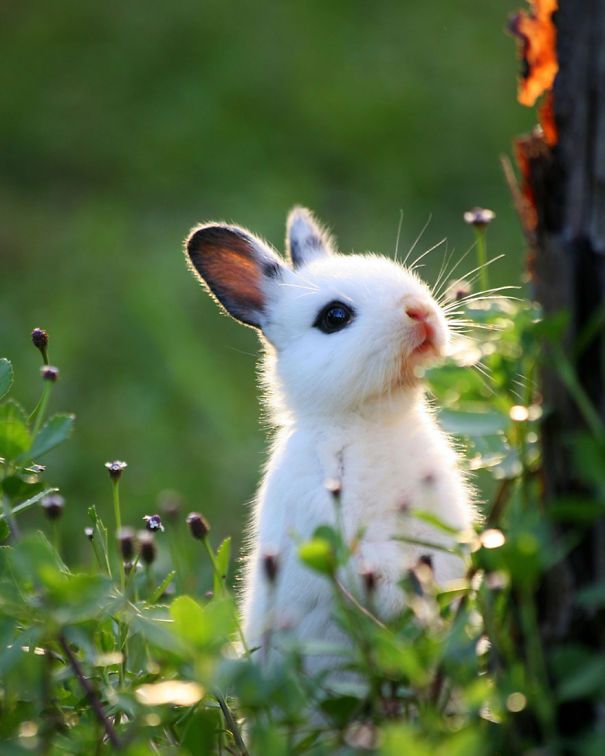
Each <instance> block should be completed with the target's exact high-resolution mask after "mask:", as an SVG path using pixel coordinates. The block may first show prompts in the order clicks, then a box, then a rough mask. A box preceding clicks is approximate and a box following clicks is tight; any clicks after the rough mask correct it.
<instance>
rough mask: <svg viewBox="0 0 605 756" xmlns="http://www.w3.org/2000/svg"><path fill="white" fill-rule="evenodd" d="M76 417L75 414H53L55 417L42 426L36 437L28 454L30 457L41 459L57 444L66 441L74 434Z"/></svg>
mask: <svg viewBox="0 0 605 756" xmlns="http://www.w3.org/2000/svg"><path fill="white" fill-rule="evenodd" d="M74 419H75V415H69V414H59V415H53V417H51V418H50V420H48V421H47V422H46V423H44V425H43V426H42V428H40V430H39V432H38V435H37V436H36V438H35V439H34V443H33V444H32V447H31V449H30V450H29V452H28V454H27V456H28V458H29V459H39V458H40V457H42V456H43V455H44V454H46V453H47V452H49V451H50V450H51V449H54V448H55V446H58V445H59V444H62V443H63V442H64V441H66V440H67V439H68V438H69V437H70V436H71V434H72V431H73V427H74Z"/></svg>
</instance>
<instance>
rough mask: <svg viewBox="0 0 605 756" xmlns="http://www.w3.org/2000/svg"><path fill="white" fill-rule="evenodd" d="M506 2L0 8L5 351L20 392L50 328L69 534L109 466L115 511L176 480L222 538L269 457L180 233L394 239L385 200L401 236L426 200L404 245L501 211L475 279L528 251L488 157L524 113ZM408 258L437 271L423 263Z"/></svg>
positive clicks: (1, 347)
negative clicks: (114, 472) (220, 230)
mask: <svg viewBox="0 0 605 756" xmlns="http://www.w3.org/2000/svg"><path fill="white" fill-rule="evenodd" d="M513 9H514V4H512V5H507V4H506V3H502V2H499V0H484V2H476V1H475V2H469V0H466V1H465V0H460V1H459V2H457V3H452V2H449V1H448V0H433V2H420V0H410V1H409V2H396V1H395V0H392V1H391V2H376V3H368V2H361V1H360V0H330V1H326V0H323V1H322V2H319V1H318V0H309V1H307V2H305V3H273V2H266V1H265V2H263V0H257V2H230V1H229V0H220V2H218V1H215V0H209V1H206V2H199V1H197V2H195V1H194V0H181V1H180V2H178V3H167V2H158V1H157V0H148V1H147V2H145V3H142V2H133V1H132V0H120V1H119V2H118V1H117V0H113V1H110V2H103V3H98V2H97V3H87V2H82V0H53V2H52V3H49V2H47V1H46V0H45V1H44V2H42V1H41V0H38V1H37V2H29V3H22V2H10V0H9V2H5V3H3V4H2V9H1V10H0V49H1V50H2V66H1V67H0V91H1V92H2V96H1V98H0V144H1V145H2V147H1V151H0V276H1V278H0V280H1V292H0V293H1V296H0V352H1V353H2V354H3V355H6V356H7V357H9V358H10V359H12V360H13V362H14V364H15V369H16V374H17V391H16V395H17V396H18V397H19V398H20V399H21V400H22V401H23V402H24V403H25V404H26V405H27V406H28V407H32V406H33V404H34V402H35V401H36V399H37V397H38V394H39V390H40V377H39V373H38V363H39V355H37V354H36V352H35V350H34V349H33V347H31V346H30V341H29V334H30V331H31V329H32V327H34V326H41V327H44V328H47V329H48V330H49V332H50V335H51V345H50V356H51V362H52V363H54V364H56V365H58V366H59V367H60V369H61V380H60V383H59V384H58V385H57V388H56V391H55V393H54V396H53V409H63V410H73V411H74V412H76V414H77V431H76V434H75V437H74V441H72V442H70V443H69V444H68V446H66V447H65V448H64V449H63V450H61V451H60V452H58V453H56V454H55V456H52V455H51V456H49V458H48V463H49V471H48V473H47V479H48V480H49V481H50V482H52V483H57V484H58V485H60V486H61V487H62V488H63V489H64V493H65V495H66V498H67V503H68V507H69V515H68V522H67V523H66V526H67V527H68V529H71V531H72V532H73V533H74V534H75V533H76V531H78V532H81V530H80V529H81V528H82V527H84V525H86V524H87V522H86V507H87V506H88V505H89V504H91V503H96V504H97V505H98V506H99V507H100V508H101V509H102V510H103V511H106V512H109V511H110V507H111V502H110V489H109V483H108V480H107V475H106V472H105V470H104V469H103V463H104V462H105V461H106V460H108V459H114V458H120V459H125V460H127V462H128V463H129V468H128V471H127V474H126V476H125V478H124V485H123V497H124V504H123V506H124V511H125V520H126V521H128V522H131V523H133V524H135V525H136V524H138V523H139V522H140V519H139V518H140V517H141V515H142V514H143V513H145V512H151V511H154V510H155V509H156V506H157V504H156V501H157V498H156V497H157V495H158V492H160V491H162V490H164V489H176V490H177V491H179V492H180V493H181V494H182V495H183V497H184V499H185V502H186V503H185V509H186V510H187V509H188V508H190V509H199V510H201V511H203V512H204V513H205V514H206V515H207V516H208V518H209V519H210V520H211V521H212V523H213V525H214V528H215V531H218V532H219V533H221V534H224V533H233V534H234V536H235V537H236V538H238V537H239V534H240V533H241V531H242V524H243V522H244V516H245V507H244V505H245V502H246V501H248V500H249V499H250V497H251V496H252V494H253V492H254V488H255V484H256V481H257V478H258V471H259V467H260V465H261V464H262V461H263V459H264V451H263V450H264V438H263V436H264V431H263V428H262V426H261V423H260V422H259V413H258V405H257V398H256V388H255V353H256V351H257V339H256V335H255V334H254V333H253V332H252V331H251V330H249V329H245V328H241V327H239V326H238V325H236V324H235V323H234V322H233V321H231V320H229V319H227V318H225V317H222V316H220V315H219V313H218V311H217V309H216V307H215V305H214V303H213V302H211V301H210V299H209V297H208V296H206V295H205V294H204V293H203V291H202V290H201V289H200V287H199V286H198V285H197V284H196V283H195V281H194V280H193V279H192V277H191V275H190V274H189V273H188V272H187V270H186V268H185V264H184V260H183V255H182V251H181V240H182V239H183V237H184V236H185V234H186V232H187V230H188V229H189V227H190V226H192V225H193V224H194V223H196V222H198V221H201V220H207V219H213V218H222V219H226V220H232V221H235V222H238V223H240V224H242V225H246V226H249V227H251V228H252V229H253V230H255V231H256V232H257V233H260V234H261V235H263V236H265V237H266V238H268V239H269V240H270V241H271V242H273V243H274V244H275V245H276V246H278V247H280V248H281V246H282V239H283V233H284V231H283V224H284V219H285V216H286V213H287V211H288V209H289V207H290V206H291V205H293V204H294V203H302V204H306V205H308V206H310V207H311V208H313V209H314V210H315V211H316V212H317V214H318V215H319V216H320V217H321V218H322V219H323V220H324V221H325V222H326V223H327V224H328V225H329V226H331V227H332V229H333V230H334V232H335V233H336V236H337V238H338V240H339V242H340V246H341V248H342V249H343V250H345V251H349V250H356V251H364V250H368V249H372V250H375V251H378V252H384V253H387V254H392V252H393V249H394V244H395V238H396V233H397V225H398V222H399V214H400V210H402V211H403V229H402V235H401V243H400V249H401V250H402V251H405V250H406V249H407V248H409V246H410V244H411V243H412V242H413V240H414V239H415V237H416V236H417V234H418V232H419V230H420V229H421V228H422V226H423V225H424V223H425V221H426V220H427V217H428V216H429V214H431V215H432V221H431V223H430V226H429V228H428V230H427V231H426V233H425V235H424V237H423V239H422V241H421V243H420V245H419V247H418V249H419V251H421V250H422V249H424V248H428V246H430V245H432V244H433V243H435V242H436V241H438V240H439V239H441V238H442V237H443V236H447V237H448V239H449V244H450V247H451V246H454V247H455V248H456V249H457V250H459V251H460V253H462V251H464V250H465V249H466V248H467V247H468V245H469V244H470V243H471V242H472V234H471V233H470V230H469V228H468V227H466V226H465V225H464V224H463V223H462V220H461V217H462V213H463V211H464V210H466V209H468V208H469V207H470V206H473V205H483V206H486V207H490V208H493V209H494V210H495V211H496V214H497V219H496V221H495V223H494V224H493V225H492V226H491V227H490V232H489V247H490V253H491V254H495V253H499V252H506V253H507V258H506V260H505V261H504V262H503V263H499V264H497V265H496V266H495V269H493V270H492V272H491V279H492V282H494V283H496V284H498V283H511V282H512V283H516V282H517V281H518V279H519V276H520V274H521V271H522V253H523V242H522V238H521V234H520V231H519V228H518V223H517V221H516V218H515V216H514V212H513V210H512V207H511V202H510V198H509V194H508V190H507V188H506V186H505V183H504V180H503V177H502V173H501V169H500V165H499V154H500V153H502V152H508V151H510V143H511V139H512V137H513V136H514V135H515V134H516V133H518V132H521V131H523V130H526V129H527V128H528V127H529V126H530V125H531V123H532V122H533V114H532V113H531V112H529V111H526V110H523V109H522V108H521V107H520V106H518V105H517V104H516V100H515V76H516V70H517V60H516V56H515V49H514V43H513V41H512V40H511V39H510V38H509V37H507V36H506V35H505V33H504V31H503V30H504V26H505V23H506V19H507V15H508V13H510V11H511V10H513ZM427 263H428V265H427V267H426V268H425V269H424V270H425V273H426V277H427V278H428V280H431V278H432V277H434V275H435V271H436V270H437V269H438V267H439V265H440V264H441V256H440V253H433V254H432V255H430V256H429V257H428V259H427ZM465 267H467V266H465ZM468 267H471V262H469V264H468ZM461 272H463V269H461ZM78 538H79V537H78ZM78 542H79V541H78V540H76V539H72V540H71V541H70V544H71V545H72V547H73V548H75V544H76V543H78ZM82 546H84V543H83V541H82Z"/></svg>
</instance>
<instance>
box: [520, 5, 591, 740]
mask: <svg viewBox="0 0 605 756" xmlns="http://www.w3.org/2000/svg"><path fill="white" fill-rule="evenodd" d="M555 24H556V27H557V57H558V63H559V71H558V74H557V76H556V79H555V83H554V87H553V108H554V118H555V123H556V126H557V130H558V141H557V143H556V144H555V145H554V146H552V147H549V146H547V145H546V143H545V141H544V140H543V138H542V137H540V136H539V135H533V136H532V137H530V138H529V139H528V140H526V141H525V143H524V156H525V158H526V160H527V170H526V179H527V181H528V184H529V188H530V190H531V192H532V194H533V200H534V204H535V210H536V213H537V226H536V229H535V248H534V250H533V258H534V260H533V267H534V272H533V283H534V289H535V295H536V298H537V299H538V301H539V302H540V303H541V304H542V306H543V308H544V314H545V316H546V317H548V316H549V315H553V314H555V313H557V312H560V311H562V310H566V311H567V312H568V313H569V316H570V320H569V325H568V327H567V331H566V333H565V336H564V339H563V343H562V347H563V350H564V354H565V355H566V356H567V358H568V359H569V360H570V362H572V363H573V364H574V367H575V370H576V375H577V378H578V381H579V383H580V385H581V386H582V388H583V390H584V392H585V393H586V395H587V396H588V398H589V399H590V401H591V403H592V405H593V406H594V407H595V409H596V410H597V412H598V414H599V415H600V417H601V418H605V392H604V383H605V373H604V339H603V329H602V328H600V329H599V331H598V332H597V334H596V335H595V337H594V338H593V339H592V340H591V342H590V343H589V344H588V345H587V346H586V348H585V349H584V351H583V352H582V354H581V355H580V356H578V357H577V358H575V357H574V349H575V348H576V345H577V344H578V337H579V335H580V334H581V333H583V331H584V329H585V327H586V325H587V324H588V323H589V322H590V321H591V318H593V317H594V316H595V314H596V313H597V312H599V311H602V310H601V309H600V308H603V307H604V306H605V0H559V10H558V12H557V13H556V15H555ZM548 348H549V347H548V345H546V346H545V350H546V351H548ZM541 379H542V391H543V397H544V405H545V407H546V408H547V414H546V417H545V420H544V422H543V428H542V438H543V462H544V500H545V506H546V507H548V506H549V504H550V503H552V502H553V501H554V500H555V499H556V498H557V497H559V496H561V495H570V494H571V495H574V494H578V493H580V494H584V495H585V494H586V492H587V491H586V484H585V483H583V482H581V481H579V480H578V478H577V475H576V472H575V470H574V465H573V464H572V459H571V443H570V442H571V441H573V437H574V434H577V433H582V432H587V426H586V423H585V421H584V419H583V417H582V415H581V413H580V412H579V411H578V408H577V405H576V403H575V402H574V400H573V399H572V397H571V396H570V394H569V392H568V390H567V388H566V387H565V385H564V383H563V381H562V379H561V375H560V372H559V371H558V370H557V369H556V368H555V367H554V366H553V363H552V360H549V359H548V354H547V358H546V360H545V365H544V368H543V372H542V376H541ZM604 464H605V461H604ZM565 534H566V533H565V528H564V527H561V528H560V531H559V535H561V536H563V537H564V536H565ZM597 580H605V521H603V520H601V521H599V522H596V523H595V524H594V525H593V526H592V527H591V529H590V530H589V531H587V532H584V533H583V534H582V538H581V542H580V543H579V544H578V545H577V546H576V547H575V548H574V549H573V550H572V551H571V552H570V553H569V554H568V555H567V557H566V558H565V560H564V561H563V562H562V563H560V564H559V565H558V566H557V567H555V568H554V569H553V570H552V571H551V572H550V573H549V574H548V575H547V576H546V579H545V581H544V585H543V586H542V589H541V591H540V594H539V596H538V601H539V609H540V614H541V620H542V636H543V642H544V643H545V644H547V645H550V644H553V643H556V644H561V643H580V644H589V645H591V646H592V647H594V646H595V645H599V646H600V647H603V645H604V640H603V634H604V631H603V617H602V616H597V614H596V613H592V614H591V613H589V612H587V611H585V610H583V609H581V608H580V607H579V606H578V605H577V603H576V602H575V596H576V594H577V590H578V588H580V587H582V586H583V585H586V584H588V583H593V582H595V581H597ZM597 716H598V713H597V710H596V707H593V706H591V705H590V703H588V702H585V704H582V706H578V702H576V703H575V706H574V710H573V711H569V710H567V709H564V708H563V707H562V708H561V710H560V711H559V717H558V718H559V726H560V728H561V731H562V732H564V733H572V732H576V731H579V730H581V729H585V728H586V726H588V725H590V724H591V723H595V721H596V718H597Z"/></svg>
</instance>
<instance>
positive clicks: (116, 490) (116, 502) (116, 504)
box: [112, 478, 126, 593]
mask: <svg viewBox="0 0 605 756" xmlns="http://www.w3.org/2000/svg"><path fill="white" fill-rule="evenodd" d="M112 494H113V512H114V516H115V521H116V534H117V533H119V531H120V529H121V527H122V511H121V509H120V481H119V479H118V478H116V479H115V480H113V481H112ZM118 561H119V565H120V588H121V589H122V593H124V591H125V590H126V573H125V572H124V562H123V561H122V559H119V560H118Z"/></svg>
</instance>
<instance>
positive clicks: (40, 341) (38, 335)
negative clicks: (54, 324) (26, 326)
mask: <svg viewBox="0 0 605 756" xmlns="http://www.w3.org/2000/svg"><path fill="white" fill-rule="evenodd" d="M32 341H33V343H34V346H35V347H36V349H40V350H42V349H46V347H47V346H48V331H45V330H44V328H34V330H33V331H32Z"/></svg>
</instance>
